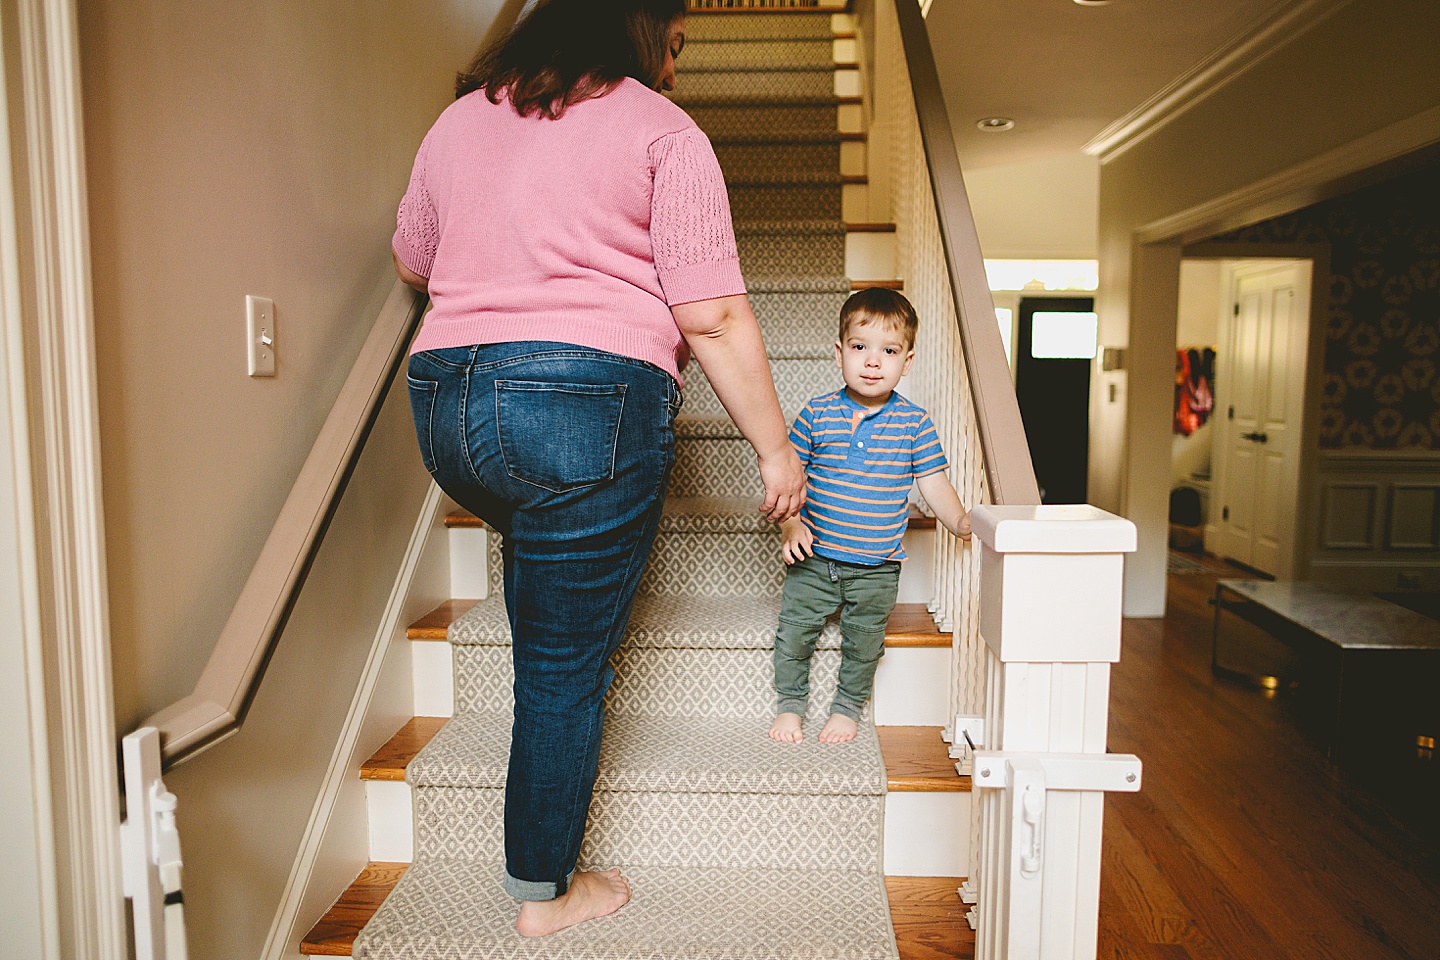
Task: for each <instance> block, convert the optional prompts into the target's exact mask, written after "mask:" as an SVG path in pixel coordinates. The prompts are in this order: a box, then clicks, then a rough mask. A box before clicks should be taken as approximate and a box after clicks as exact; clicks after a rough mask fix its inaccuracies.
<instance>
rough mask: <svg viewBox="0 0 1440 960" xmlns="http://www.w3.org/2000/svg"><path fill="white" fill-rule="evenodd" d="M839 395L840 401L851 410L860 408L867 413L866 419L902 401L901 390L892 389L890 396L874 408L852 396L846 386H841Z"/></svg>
mask: <svg viewBox="0 0 1440 960" xmlns="http://www.w3.org/2000/svg"><path fill="white" fill-rule="evenodd" d="M839 396H840V402H841V403H843V404H845V406H847V407H849V408H850V409H851V410H859V411H860V412H861V413H863V414H865V416H864V418H863V419H865V420H869V419H870V418H871V417H875V416H879V415H880V414H882V413H884V412H885V411H886V410H889V409H890V408H891V407H893V406H895V405H896V404H897V403H899V402H900V391H899V390H891V391H890V396H889V398H888V399H886V401H885V402H884V403H882V404H880V406H878V407H873V408H872V407H867V406H865V405H864V404H863V403H860V402H859V401H857V400H856V399H855V398H854V397H852V396H850V391H849V390H847V389H846V388H845V387H841V388H840V394H839Z"/></svg>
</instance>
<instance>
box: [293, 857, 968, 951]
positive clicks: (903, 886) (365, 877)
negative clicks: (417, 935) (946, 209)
mask: <svg viewBox="0 0 1440 960" xmlns="http://www.w3.org/2000/svg"><path fill="white" fill-rule="evenodd" d="M409 866H410V865H409V864H408V863H370V864H367V865H366V866H365V869H364V870H362V871H360V876H358V877H356V878H355V882H354V883H352V884H350V886H349V887H348V888H347V889H346V890H345V892H344V893H342V894H341V895H340V899H338V900H336V901H335V905H334V906H332V907H331V908H330V909H329V910H328V911H327V912H326V914H325V916H323V917H321V918H320V922H319V923H317V924H315V926H314V928H312V929H311V931H310V932H309V933H308V934H306V936H305V939H304V940H302V941H300V953H301V954H302V955H303V956H307V957H348V956H350V952H351V948H352V947H353V946H354V945H355V938H356V936H358V935H359V933H360V930H361V928H362V927H364V926H365V924H366V923H368V922H369V921H370V918H371V917H373V916H374V915H375V911H376V910H378V909H380V904H381V903H383V902H384V901H385V898H386V897H388V896H389V895H390V891H391V890H394V889H395V884H397V883H399V882H400V878H401V877H402V876H403V875H404V874H405V871H406V869H408V868H409ZM964 882H965V881H964V878H963V877H886V878H885V890H886V892H887V893H888V894H889V897H890V919H891V922H892V923H893V924H894V925H895V940H896V944H897V945H898V946H899V948H900V960H972V958H973V957H974V956H975V933H974V931H973V930H971V929H970V925H969V924H967V923H966V922H965V911H966V909H967V908H966V906H965V904H963V903H961V902H960V896H959V894H958V893H957V892H956V891H957V890H958V889H959V887H960V884H962V883H964Z"/></svg>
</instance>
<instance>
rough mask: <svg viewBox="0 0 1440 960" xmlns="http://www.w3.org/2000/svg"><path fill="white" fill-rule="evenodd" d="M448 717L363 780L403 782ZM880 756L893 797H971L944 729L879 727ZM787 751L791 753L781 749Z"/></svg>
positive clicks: (404, 739)
mask: <svg viewBox="0 0 1440 960" xmlns="http://www.w3.org/2000/svg"><path fill="white" fill-rule="evenodd" d="M449 719H450V718H448V717H414V718H412V719H410V720H408V721H406V723H405V726H403V727H401V728H400V729H399V730H398V731H397V732H396V733H395V736H393V737H391V738H390V739H389V741H388V742H386V744H385V745H384V746H382V747H381V748H380V749H379V750H377V751H375V755H374V756H372V757H371V758H370V759H369V760H367V761H365V764H364V766H362V767H361V768H360V779H361V780H374V781H382V782H385V781H388V782H401V781H404V779H405V768H406V767H408V766H409V765H410V761H411V760H413V759H415V755H416V754H418V753H419V752H420V750H421V748H423V747H424V746H425V745H426V744H427V743H429V742H430V741H431V740H432V739H433V738H434V737H435V735H436V734H437V733H439V732H440V728H441V727H443V726H445V724H446V723H447V722H448V721H449ZM875 733H876V735H877V736H878V737H879V741H880V754H881V757H882V758H883V759H884V761H885V775H886V782H887V786H888V789H889V790H890V791H891V792H920V791H925V792H957V791H958V792H968V791H969V790H970V778H969V777H962V776H961V775H960V774H959V773H957V772H956V770H955V761H954V760H951V759H950V754H949V752H948V750H947V748H946V746H945V742H944V741H943V740H941V738H940V728H939V727H876V728H875ZM781 749H787V748H781Z"/></svg>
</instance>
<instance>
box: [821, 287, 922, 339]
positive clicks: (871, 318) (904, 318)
mask: <svg viewBox="0 0 1440 960" xmlns="http://www.w3.org/2000/svg"><path fill="white" fill-rule="evenodd" d="M869 323H880V324H883V325H884V326H886V327H888V328H889V329H891V330H895V331H898V332H899V333H900V334H901V335H902V336H903V337H904V338H905V344H906V346H908V347H909V348H910V349H911V350H913V349H915V331H916V330H917V329H918V328H919V326H920V318H919V317H917V316H916V315H915V308H914V307H913V306H911V305H910V301H909V300H906V299H905V296H904V294H901V293H899V292H897V291H895V290H888V289H886V288H885V287H871V288H870V289H868V290H861V291H860V292H858V293H855V294H852V295H851V297H850V299H849V300H846V301H845V306H843V307H841V308H840V342H841V343H844V342H845V337H846V335H847V334H849V333H850V328H851V327H854V326H857V325H858V326H864V325H865V324H869Z"/></svg>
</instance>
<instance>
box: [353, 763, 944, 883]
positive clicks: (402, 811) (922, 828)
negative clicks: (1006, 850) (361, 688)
mask: <svg viewBox="0 0 1440 960" xmlns="http://www.w3.org/2000/svg"><path fill="white" fill-rule="evenodd" d="M365 792H366V801H367V803H368V805H369V814H370V860H371V861H373V862H392V863H410V862H411V861H413V860H414V857H415V841H414V819H415V815H414V806H413V802H412V799H411V791H410V785H409V784H408V783H403V782H392V781H375V780H372V781H370V782H368V783H366V785H365ZM970 800H971V794H969V793H911V792H904V793H891V794H889V795H887V796H886V798H885V872H886V873H888V874H891V875H892V876H906V877H960V876H965V875H966V874H967V873H968V872H969V869H970V867H969V862H970V859H969V858H970V831H969V823H970Z"/></svg>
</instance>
